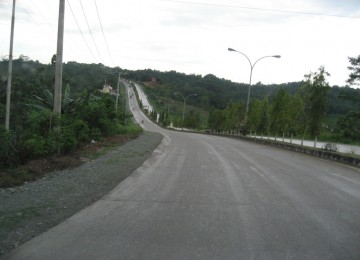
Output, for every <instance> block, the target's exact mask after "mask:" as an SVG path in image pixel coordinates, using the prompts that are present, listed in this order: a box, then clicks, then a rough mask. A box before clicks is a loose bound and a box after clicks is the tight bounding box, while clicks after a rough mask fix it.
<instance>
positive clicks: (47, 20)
mask: <svg viewBox="0 0 360 260" xmlns="http://www.w3.org/2000/svg"><path fill="white" fill-rule="evenodd" d="M45 2H46V1H45ZM30 3H31V5H32V6H33V8H34V9H35V11H36V12H37V13H38V14H40V16H41V17H42V19H43V20H44V22H45V24H46V25H47V26H48V27H49V28H50V29H51V31H56V30H54V27H55V26H56V25H55V23H53V22H50V21H49V19H48V18H47V17H46V16H45V15H44V13H43V12H42V11H41V10H40V8H39V7H38V6H37V5H36V4H35V1H30ZM46 4H47V5H48V3H47V2H46ZM49 10H50V12H51V13H52V14H51V15H52V16H53V17H56V14H54V12H53V10H51V8H50V6H49V5H48V12H49ZM55 20H56V19H55ZM65 33H66V32H65ZM66 35H67V36H69V37H71V36H70V35H68V34H66ZM51 38H52V39H51V42H55V44H54V47H55V49H56V36H55V34H54V35H53V36H52V37H51ZM68 47H69V50H70V52H71V53H72V54H76V53H77V52H76V51H75V50H74V49H73V47H72V46H71V45H69V46H68Z"/></svg>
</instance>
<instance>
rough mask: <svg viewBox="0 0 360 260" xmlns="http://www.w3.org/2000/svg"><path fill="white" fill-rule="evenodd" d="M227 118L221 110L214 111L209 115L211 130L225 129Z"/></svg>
mask: <svg viewBox="0 0 360 260" xmlns="http://www.w3.org/2000/svg"><path fill="white" fill-rule="evenodd" d="M224 121H225V117H224V115H223V111H222V110H220V109H212V110H211V111H210V113H209V118H208V127H209V128H210V129H211V130H220V129H224Z"/></svg>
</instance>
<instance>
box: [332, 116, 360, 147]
mask: <svg viewBox="0 0 360 260" xmlns="http://www.w3.org/2000/svg"><path fill="white" fill-rule="evenodd" d="M337 128H338V129H339V130H340V132H341V133H342V135H343V136H344V137H346V138H350V139H352V140H354V141H355V140H360V112H355V111H350V112H349V113H347V114H346V116H345V117H343V118H341V119H340V120H339V121H338V122H337Z"/></svg>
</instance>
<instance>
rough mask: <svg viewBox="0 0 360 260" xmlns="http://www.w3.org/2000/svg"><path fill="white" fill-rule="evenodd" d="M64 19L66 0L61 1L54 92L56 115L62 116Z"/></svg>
mask: <svg viewBox="0 0 360 260" xmlns="http://www.w3.org/2000/svg"><path fill="white" fill-rule="evenodd" d="M64 17H65V0H60V4H59V22H58V38H57V52H56V67H55V91H54V113H58V114H61V92H62V66H63V64H62V63H63V43H64Z"/></svg>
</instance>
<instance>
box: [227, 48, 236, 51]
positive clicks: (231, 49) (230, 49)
mask: <svg viewBox="0 0 360 260" xmlns="http://www.w3.org/2000/svg"><path fill="white" fill-rule="evenodd" d="M228 51H236V50H234V49H233V48H228Z"/></svg>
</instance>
